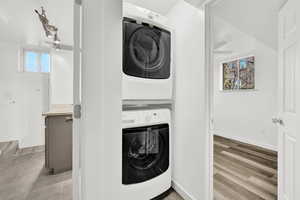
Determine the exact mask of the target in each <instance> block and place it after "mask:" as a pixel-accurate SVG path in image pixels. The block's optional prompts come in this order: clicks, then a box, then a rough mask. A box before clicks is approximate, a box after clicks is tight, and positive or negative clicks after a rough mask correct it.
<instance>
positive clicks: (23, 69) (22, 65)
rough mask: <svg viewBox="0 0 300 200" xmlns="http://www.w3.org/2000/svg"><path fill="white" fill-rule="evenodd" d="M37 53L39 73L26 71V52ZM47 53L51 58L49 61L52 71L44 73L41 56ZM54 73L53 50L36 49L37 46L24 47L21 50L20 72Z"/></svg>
mask: <svg viewBox="0 0 300 200" xmlns="http://www.w3.org/2000/svg"><path fill="white" fill-rule="evenodd" d="M30 51H31V52H35V53H37V54H38V71H37V72H30V71H27V70H26V67H25V63H26V61H25V59H26V56H25V55H26V52H30ZM43 53H45V54H49V56H50V60H49V62H50V63H49V67H50V70H49V72H42V65H41V55H42V54H43ZM51 71H52V53H51V50H50V49H48V48H42V47H35V46H27V47H22V48H21V50H20V67H19V72H23V73H40V74H49V73H51Z"/></svg>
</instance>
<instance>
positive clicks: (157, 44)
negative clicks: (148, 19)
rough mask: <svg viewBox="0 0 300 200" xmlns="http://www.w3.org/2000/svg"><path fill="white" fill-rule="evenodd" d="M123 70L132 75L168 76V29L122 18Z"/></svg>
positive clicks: (169, 42)
mask: <svg viewBox="0 0 300 200" xmlns="http://www.w3.org/2000/svg"><path fill="white" fill-rule="evenodd" d="M123 29H124V33H123V34H124V38H123V40H124V41H123V71H124V73H125V74H127V75H129V76H134V77H140V78H147V79H168V78H169V77H170V63H171V62H170V60H171V35H170V32H169V31H166V30H163V29H161V28H158V27H155V26H154V27H151V26H150V25H148V24H137V23H136V22H135V21H134V20H130V19H127V18H125V19H124V27H123Z"/></svg>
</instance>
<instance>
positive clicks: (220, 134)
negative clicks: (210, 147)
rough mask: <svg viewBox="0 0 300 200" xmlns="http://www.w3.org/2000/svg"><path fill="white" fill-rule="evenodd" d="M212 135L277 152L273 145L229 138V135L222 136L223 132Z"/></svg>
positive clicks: (236, 137)
mask: <svg viewBox="0 0 300 200" xmlns="http://www.w3.org/2000/svg"><path fill="white" fill-rule="evenodd" d="M213 135H217V136H221V137H225V138H228V139H232V140H236V141H239V142H243V143H246V144H251V145H254V146H259V147H262V148H265V149H268V150H272V151H278V147H277V146H273V145H270V144H265V143H260V142H257V141H254V140H249V139H247V138H243V137H238V136H229V134H228V135H227V134H224V132H221V131H220V132H219V131H214V132H213Z"/></svg>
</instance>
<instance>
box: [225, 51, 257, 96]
mask: <svg viewBox="0 0 300 200" xmlns="http://www.w3.org/2000/svg"><path fill="white" fill-rule="evenodd" d="M221 66H222V91H245V90H255V56H247V57H240V58H237V59H231V60H229V61H226V62H222V63H221Z"/></svg>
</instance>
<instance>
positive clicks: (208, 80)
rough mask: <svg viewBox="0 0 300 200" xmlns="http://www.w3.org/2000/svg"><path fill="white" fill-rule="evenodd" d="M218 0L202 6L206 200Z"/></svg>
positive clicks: (209, 187) (210, 178)
mask: <svg viewBox="0 0 300 200" xmlns="http://www.w3.org/2000/svg"><path fill="white" fill-rule="evenodd" d="M217 1H220V0H210V1H206V2H205V3H204V5H203V9H204V13H205V84H206V91H205V93H206V133H207V136H206V151H207V154H206V155H207V156H206V163H207V164H206V170H207V173H206V199H207V200H213V164H214V163H213V159H214V157H213V156H214V154H213V152H214V149H213V147H214V146H213V136H214V126H213V119H214V116H213V114H214V103H213V102H214V95H213V94H214V81H213V80H214V79H213V78H214V70H213V47H212V44H213V37H212V33H213V28H212V24H213V23H212V12H211V8H212V6H213V5H214V4H215V3H216V2H217Z"/></svg>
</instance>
